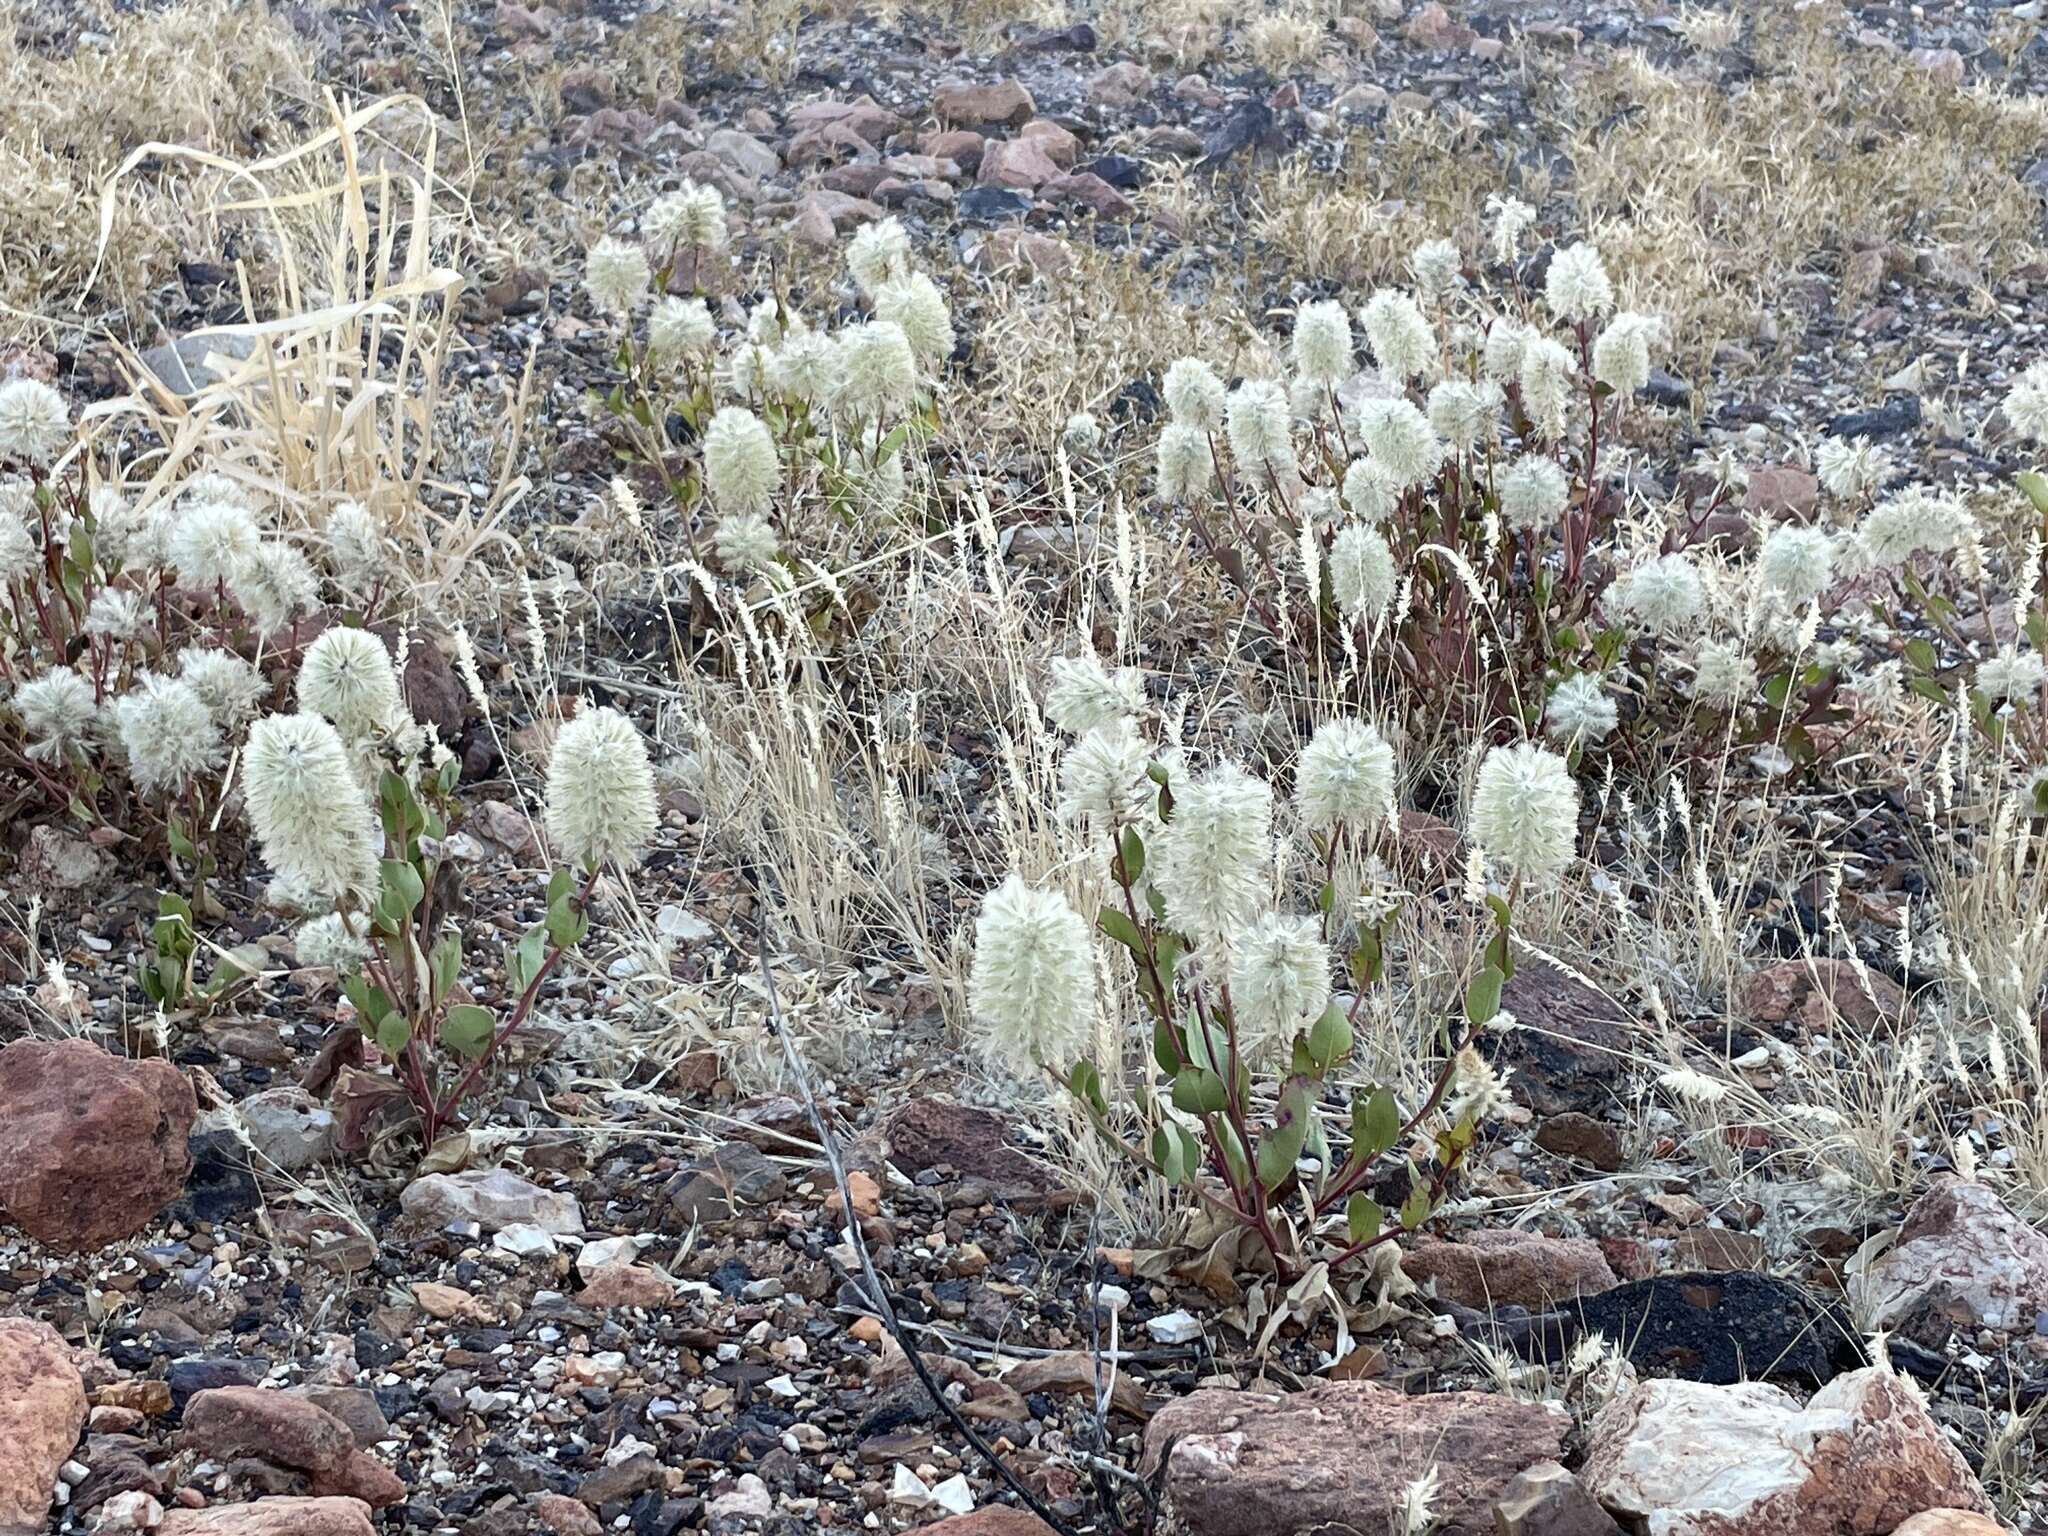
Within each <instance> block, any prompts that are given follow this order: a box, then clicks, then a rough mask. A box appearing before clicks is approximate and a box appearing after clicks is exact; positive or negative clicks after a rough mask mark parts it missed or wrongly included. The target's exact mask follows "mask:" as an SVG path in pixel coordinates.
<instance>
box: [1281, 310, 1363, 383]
mask: <svg viewBox="0 0 2048 1536" xmlns="http://www.w3.org/2000/svg"><path fill="white" fill-rule="evenodd" d="M1294 368H1295V371H1296V372H1297V373H1299V374H1300V375H1301V376H1302V378H1304V379H1306V380H1307V381H1308V382H1309V383H1310V384H1311V385H1313V386H1314V387H1315V388H1317V389H1322V390H1331V389H1335V388H1336V387H1337V386H1338V385H1340V384H1342V383H1343V382H1344V381H1345V380H1346V379H1348V378H1350V377H1351V317H1350V316H1349V315H1347V314H1345V313H1344V306H1343V305H1342V304H1339V303H1338V302H1337V301H1336V300H1335V299H1322V300H1319V301H1317V302H1316V303H1313V304H1304V305H1302V306H1301V308H1300V309H1299V310H1297V311H1296V312H1295V316H1294Z"/></svg>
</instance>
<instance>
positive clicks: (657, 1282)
mask: <svg viewBox="0 0 2048 1536" xmlns="http://www.w3.org/2000/svg"><path fill="white" fill-rule="evenodd" d="M675 1299H676V1288H675V1287H674V1286H672V1285H670V1284H669V1283H668V1282H667V1281H666V1280H664V1279H662V1278H661V1276H660V1275H658V1274H656V1273H655V1272H654V1271H653V1270H651V1269H649V1268H648V1267H647V1266H646V1265H644V1264H623V1263H622V1264H600V1265H599V1266H598V1267H597V1268H596V1269H593V1270H592V1271H591V1272H590V1273H589V1274H588V1275H586V1276H585V1277H584V1280H583V1289H582V1290H580V1291H578V1292H577V1293H576V1300H577V1301H578V1302H580V1303H581V1304H582V1305H584V1306H586V1307H647V1308H654V1307H667V1306H673V1305H674V1304H675Z"/></svg>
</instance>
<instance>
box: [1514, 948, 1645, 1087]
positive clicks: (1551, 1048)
mask: <svg viewBox="0 0 2048 1536" xmlns="http://www.w3.org/2000/svg"><path fill="white" fill-rule="evenodd" d="M1500 1005H1501V1007H1503V1008H1505V1009H1506V1010H1507V1011H1508V1012H1510V1013H1512V1014H1513V1015H1514V1016H1515V1018H1516V1020H1517V1022H1519V1023H1520V1025H1521V1026H1522V1027H1521V1028H1519V1029H1513V1030H1509V1031H1507V1032H1506V1033H1504V1034H1485V1035H1482V1036H1480V1041H1479V1048H1480V1049H1481V1050H1482V1051H1484V1052H1486V1053H1487V1054H1488V1055H1490V1056H1491V1057H1492V1058H1493V1059H1494V1060H1495V1061H1496V1062H1499V1063H1502V1064H1504V1065H1507V1066H1512V1067H1513V1068H1514V1069H1515V1075H1514V1076H1513V1077H1512V1078H1510V1079H1509V1080H1508V1091H1509V1092H1510V1093H1511V1094H1512V1095H1513V1096H1514V1097H1515V1099H1516V1100H1517V1101H1518V1102H1520V1103H1523V1104H1527V1105H1528V1106H1529V1107H1530V1108H1531V1109H1533V1110H1534V1111H1535V1112H1536V1113H1537V1114H1539V1115H1545V1116H1549V1115H1561V1114H1564V1113H1567V1112H1568V1111H1572V1110H1577V1111H1579V1112H1580V1113H1581V1114H1597V1113H1600V1112H1602V1111H1604V1110H1605V1109H1606V1108H1607V1106H1608V1105H1609V1104H1611V1103H1612V1102H1613V1101H1614V1099H1615V1097H1616V1095H1617V1094H1618V1093H1619V1091H1620V1088H1621V1077H1622V1072H1623V1069H1624V1067H1625V1066H1626V1065H1627V1062H1628V1060H1629V1058H1630V1056H1631V1055H1632V1054H1633V1052H1634V1050H1635V1044H1636V1042H1635V1029H1634V1021H1633V1020H1632V1019H1631V1018H1630V1017H1629V1015H1628V1013H1627V1011H1626V1010H1624V1009H1623V1008H1622V1007H1621V1006H1620V1005H1619V1004H1618V1003H1616V1002H1615V1001H1614V1000H1613V999H1612V998H1610V997H1608V996H1607V995H1606V994H1605V993H1603V992H1600V991H1598V990H1596V989H1595V988H1593V987H1590V986H1588V985H1587V984H1586V983H1584V982H1582V981H1579V980H1578V979H1576V978H1575V977H1573V976H1572V975H1570V974H1569V973H1568V972H1566V971H1563V970H1561V969H1559V968H1558V967H1556V966H1554V965H1551V964H1550V963H1549V962H1548V961H1544V960H1538V959H1535V958H1534V957H1531V958H1528V959H1524V960H1519V961H1517V962H1516V964H1515V974H1514V975H1513V976H1511V977H1509V978H1508V984H1507V986H1505V987H1504V988H1502V989H1501V997H1500Z"/></svg>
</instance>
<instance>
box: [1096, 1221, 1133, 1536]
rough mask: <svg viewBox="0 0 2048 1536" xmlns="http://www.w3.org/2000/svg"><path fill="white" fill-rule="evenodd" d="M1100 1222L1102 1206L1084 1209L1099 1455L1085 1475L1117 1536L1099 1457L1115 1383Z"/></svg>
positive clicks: (1120, 1525)
mask: <svg viewBox="0 0 2048 1536" xmlns="http://www.w3.org/2000/svg"><path fill="white" fill-rule="evenodd" d="M1101 1225H1102V1208H1101V1207H1100V1206H1099V1205H1096V1206H1091V1207H1090V1208H1089V1211H1088V1359H1089V1364H1090V1365H1091V1366H1092V1367H1093V1368H1094V1371H1095V1417H1094V1420H1093V1422H1092V1423H1091V1424H1090V1426H1089V1427H1090V1428H1091V1429H1093V1430H1094V1432H1095V1449H1096V1450H1097V1451H1099V1452H1101V1453H1102V1454H1101V1455H1099V1456H1090V1457H1089V1458H1088V1477H1089V1480H1090V1481H1092V1482H1093V1483H1094V1484H1095V1499H1096V1502H1097V1503H1099V1504H1100V1505H1101V1506H1102V1512H1103V1513H1104V1514H1105V1515H1107V1516H1108V1517H1109V1523H1110V1524H1111V1525H1113V1526H1115V1527H1116V1529H1117V1531H1118V1532H1119V1536H1121V1533H1123V1532H1124V1531H1126V1530H1127V1529H1128V1527H1126V1526H1125V1524H1124V1516H1123V1510H1122V1509H1121V1508H1120V1507H1119V1500H1118V1499H1117V1496H1116V1490H1115V1489H1114V1488H1112V1487H1111V1486H1110V1482H1109V1475H1108V1473H1107V1472H1105V1471H1104V1470H1103V1465H1104V1461H1103V1458H1104V1457H1107V1456H1108V1455H1109V1452H1110V1439H1109V1398H1110V1392H1111V1389H1112V1388H1113V1387H1114V1386H1115V1383H1116V1374H1115V1373H1116V1366H1115V1365H1114V1364H1110V1365H1107V1366H1105V1364H1104V1363H1103V1358H1102V1356H1103V1349H1102V1261H1101V1259H1100V1258H1099V1257H1098V1255H1099V1254H1100V1253H1101V1251H1102V1250H1101V1249H1100V1248H1099V1247H1098V1246H1097V1242H1096V1239H1097V1236H1098V1234H1099V1232H1100V1228H1101Z"/></svg>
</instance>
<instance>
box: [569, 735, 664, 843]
mask: <svg viewBox="0 0 2048 1536" xmlns="http://www.w3.org/2000/svg"><path fill="white" fill-rule="evenodd" d="M657 821H658V816H657V813H656V809H655V802H654V769H653V767H652V766H651V765H650V764H649V763H648V761H647V744H646V743H645V742H644V741H642V740H641V739H640V733H639V732H638V731H636V730H635V729H633V722H632V721H630V720H628V719H627V718H626V717H625V716H624V715H622V714H620V713H619V712H618V711H617V710H615V709H604V708H599V709H587V708H586V709H584V710H581V711H579V712H578V714H577V716H576V718H575V719H573V720H571V721H570V722H569V723H568V724H567V725H565V726H563V727H562V729H561V731H560V732H559V733H558V734H557V735H556V737H555V748H554V751H553V753H552V754H550V756H549V758H548V806H547V833H548V840H549V841H550V842H551V843H553V844H554V846H555V848H556V850H557V851H558V852H559V853H560V854H561V855H562V857H563V858H565V859H567V860H568V861H569V862H570V863H572V864H580V865H582V866H583V867H584V868H585V869H595V868H596V867H597V866H598V865H599V864H602V863H603V862H604V861H605V860H606V859H614V860H617V861H618V862H619V863H621V864H628V863H631V862H632V861H633V860H634V859H635V858H636V857H637V856H638V855H639V852H640V850H641V849H642V848H643V847H645V846H646V844H647V841H648V839H650V838H651V837H653V836H654V829H655V825H656V823H657Z"/></svg>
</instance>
